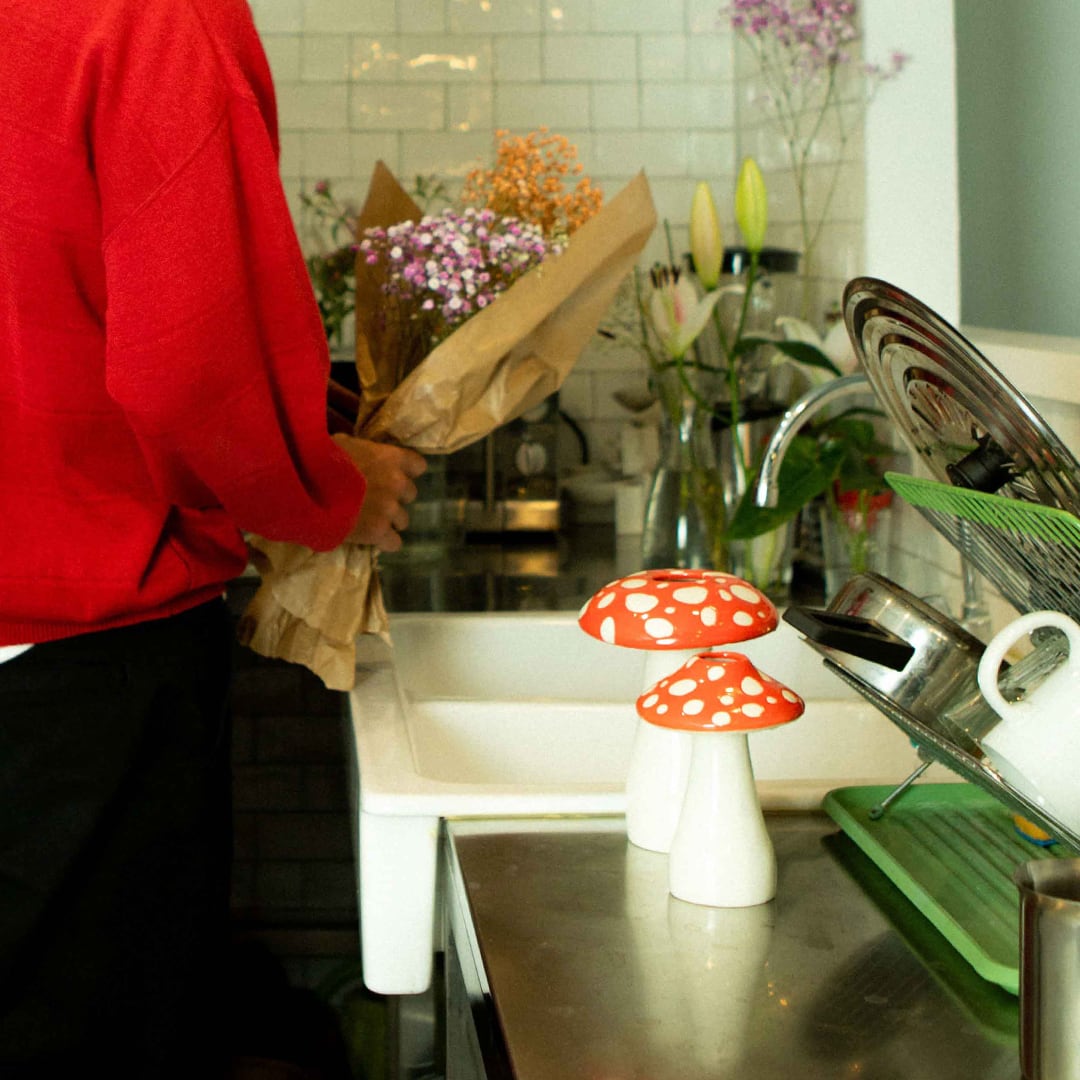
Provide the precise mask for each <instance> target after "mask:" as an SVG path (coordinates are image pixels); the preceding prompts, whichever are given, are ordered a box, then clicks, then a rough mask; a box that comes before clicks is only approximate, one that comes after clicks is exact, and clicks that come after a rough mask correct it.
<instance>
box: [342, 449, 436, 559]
mask: <svg viewBox="0 0 1080 1080" xmlns="http://www.w3.org/2000/svg"><path fill="white" fill-rule="evenodd" d="M332 438H333V440H334V442H336V443H337V444H338V446H340V447H341V448H342V450H344V451H345V453H347V454H348V455H349V457H350V459H351V460H352V463H353V464H354V465H355V466H356V467H357V468H358V469H359V470H360V472H362V473H363V474H364V478H365V479H366V480H367V491H366V493H365V495H364V503H363V505H362V506H361V507H360V513H359V515H358V516H357V518H356V523H355V524H354V525H353V527H352V531H351V532H350V533H349V535H348V537H347V539H348V540H349V541H351V542H352V543H354V544H372V545H374V546H375V547H377V548H379V549H380V550H382V551H399V550H400V549H401V530H402V529H404V528H406V527H407V526H408V524H409V514H408V511H407V510H406V509H405V507H406V506H408V504H409V503H411V502H413V501H414V500H415V499H416V484H415V483H414V481H415V480H416V479H417V478H418V477H420V476H422V475H423V473H424V472H425V471H426V469H427V462H426V461H425V460H424V459H423V458H422V457H421V456H420V455H419V454H418V453H416V451H415V450H409V449H407V448H405V447H403V446H394V445H393V444H391V443H379V442H372V441H371V440H370V439H360V438H357V437H356V436H354V435H341V434H339V435H334V436H332Z"/></svg>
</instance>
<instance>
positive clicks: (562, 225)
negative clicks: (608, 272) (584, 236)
mask: <svg viewBox="0 0 1080 1080" xmlns="http://www.w3.org/2000/svg"><path fill="white" fill-rule="evenodd" d="M495 135H496V138H498V139H499V145H498V149H497V151H496V156H495V166H494V167H493V168H491V169H483V168H480V169H473V171H472V172H470V173H469V174H468V176H466V177H465V187H464V190H463V191H462V196H461V197H462V201H463V202H465V203H471V204H474V205H477V206H486V207H488V208H489V209H491V210H494V211H495V212H496V213H497V214H501V215H503V216H506V217H516V218H519V219H521V220H522V221H528V222H530V223H532V224H534V225H538V226H539V227H540V228H541V229H543V231H544V234H545V235H546V236H549V237H566V236H569V235H570V234H571V233H572V232H574V230H575V229H578V228H580V227H581V226H582V225H584V224H585V222H586V221H588V220H589V218H591V217H592V216H593V214H595V213H597V212H598V211H599V210H600V207H601V206H602V204H603V201H604V196H603V192H602V191H601V190H600V189H599V188H597V187H594V186H593V183H592V181H591V180H590V179H589V178H588V177H587V176H584V175H583V173H584V167H583V166H582V165H581V163H580V162H579V161H578V160H577V147H576V146H574V145H573V143H571V142H570V141H569V140H568V139H567V138H566V136H564V135H553V134H549V132H548V129H547V128H546V127H542V128H540V129H539V130H538V131H531V132H529V134H528V135H511V134H510V132H508V131H505V130H500V131H496V132H495ZM570 176H578V177H580V179H578V181H577V183H576V184H574V185H573V187H568V186H567V180H566V178H567V177H570Z"/></svg>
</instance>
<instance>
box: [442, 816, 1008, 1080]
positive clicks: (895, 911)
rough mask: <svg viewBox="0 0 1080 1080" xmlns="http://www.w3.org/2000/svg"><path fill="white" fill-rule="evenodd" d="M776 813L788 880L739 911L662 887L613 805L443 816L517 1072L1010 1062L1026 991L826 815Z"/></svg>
mask: <svg viewBox="0 0 1080 1080" xmlns="http://www.w3.org/2000/svg"><path fill="white" fill-rule="evenodd" d="M768 823H769V831H770V834H771V836H772V839H773V843H774V846H775V848H776V852H777V859H778V864H779V884H778V892H777V896H776V898H775V899H774V900H773V901H772V902H771V903H769V904H766V905H762V906H761V907H757V908H744V909H713V908H704V907H698V906H695V905H693V904H687V903H684V902H682V901H679V900H675V899H674V898H672V897H670V896H669V894H668V891H667V860H666V857H665V856H663V855H657V854H655V853H651V852H646V851H643V850H640V849H638V848H635V847H632V846H630V845H629V844H628V843H627V841H626V836H625V831H624V825H623V822H622V820H621V819H615V818H613V819H603V818H593V819H550V820H530V821H503V822H477V821H451V822H448V823H447V843H446V844H445V846H444V848H445V853H446V856H447V864H448V866H449V871H448V877H449V881H448V883H447V887H448V890H449V892H450V893H451V894H452V895H451V906H454V905H455V904H456V905H457V906H458V908H459V910H465V911H468V912H469V913H470V914H471V924H472V926H471V930H470V931H469V933H467V934H461V931H460V929H459V930H458V932H457V936H463V937H466V938H467V939H469V940H467V941H466V942H465V943H464V944H463V943H462V942H460V941H459V942H458V943H457V947H458V948H459V950H462V949H463V950H465V951H467V952H468V953H469V954H470V956H469V957H468V962H469V963H476V965H477V968H478V969H479V970H480V971H481V985H482V987H483V988H486V989H487V990H488V997H489V1006H490V1009H491V1010H492V1012H493V1014H494V1016H495V1017H496V1023H497V1026H498V1027H499V1028H501V1032H502V1037H503V1041H504V1043H505V1047H506V1051H507V1054H508V1056H509V1059H510V1063H511V1065H512V1069H513V1075H514V1076H515V1078H516V1080H576V1078H582V1080H593V1078H595V1080H601V1078H602V1080H622V1078H631V1077H633V1078H648V1080H699V1078H700V1080H705V1078H708V1080H725V1078H729V1077H730V1078H735V1077H738V1078H739V1080H781V1078H782V1080H792V1078H793V1077H798V1078H799V1080H818V1078H821V1080H825V1078H829V1080H836V1078H839V1077H861V1078H866V1080H899V1078H910V1080H938V1078H940V1080H964V1078H972V1080H1016V1078H1017V1077H1018V1076H1019V1072H1020V1070H1019V1064H1018V1058H1017V1047H1016V1030H1017V1029H1016V1024H1017V1004H1016V999H1015V998H1014V997H1012V996H1011V995H1010V994H1008V993H1007V992H1005V991H1004V990H1001V989H1000V988H999V987H997V986H994V985H992V984H990V983H987V982H984V981H983V980H982V979H981V978H980V977H979V976H978V975H977V974H976V973H975V972H974V971H973V970H972V969H971V967H970V966H969V965H968V964H967V963H966V962H965V961H964V960H963V958H962V957H960V956H959V955H958V954H957V953H956V952H955V951H954V950H953V949H952V947H951V946H950V945H949V944H948V943H947V942H946V941H945V940H944V939H943V938H942V937H941V936H940V935H939V934H938V933H937V931H936V930H935V929H934V928H933V927H932V926H931V925H930V923H929V922H927V921H926V920H925V919H924V918H923V917H922V915H920V914H919V913H918V911H917V910H916V909H915V908H914V907H913V906H912V905H911V904H910V903H909V902H908V901H907V900H906V899H905V898H904V897H903V896H902V895H901V894H900V893H899V892H898V891H897V890H896V889H895V888H894V887H893V886H892V884H891V883H890V882H889V881H888V879H887V878H885V877H884V875H882V874H881V872H880V871H879V870H878V869H877V868H876V867H875V866H874V865H873V864H872V863H871V862H870V861H869V860H868V859H867V858H866V857H865V856H864V855H863V854H862V852H860V851H859V850H858V848H856V847H855V845H854V844H853V843H852V842H851V841H850V840H848V838H847V837H845V836H844V835H843V834H842V833H839V832H838V831H837V828H836V826H835V825H834V824H833V823H832V822H831V821H830V820H829V819H828V818H826V817H825V816H824V815H817V814H790V815H786V814H780V815H769V817H768ZM485 976H486V986H485V985H484V983H483V980H484V977H485Z"/></svg>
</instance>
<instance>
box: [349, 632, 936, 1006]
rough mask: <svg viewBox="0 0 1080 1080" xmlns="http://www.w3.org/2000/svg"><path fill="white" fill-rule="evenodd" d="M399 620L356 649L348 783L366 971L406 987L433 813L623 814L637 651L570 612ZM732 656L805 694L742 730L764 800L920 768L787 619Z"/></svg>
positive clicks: (780, 804) (798, 797) (426, 886)
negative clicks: (776, 717) (799, 707)
mask: <svg viewBox="0 0 1080 1080" xmlns="http://www.w3.org/2000/svg"><path fill="white" fill-rule="evenodd" d="M391 632H392V637H393V647H392V648H391V647H390V646H388V645H386V644H385V643H384V642H382V641H381V640H379V639H377V638H373V637H366V638H363V639H362V640H361V643H360V648H359V651H358V658H357V680H356V686H355V688H354V689H353V690H352V692H351V693H350V696H349V711H350V720H351V724H350V735H351V738H350V749H351V756H352V762H353V766H354V767H353V781H354V783H353V792H352V796H353V806H354V810H355V818H356V832H357V850H358V859H357V863H358V874H359V897H360V923H361V939H362V953H363V967H364V981H365V983H366V984H367V985H368V987H369V989H371V990H374V991H376V992H377V993H384V994H412V993H421V992H423V991H424V990H425V989H426V988H427V985H428V982H429V981H430V976H431V958H432V953H433V935H432V927H433V925H434V913H435V863H436V842H437V837H438V830H439V822H440V820H441V819H443V818H453V817H465V816H483V817H506V816H513V815H545V814H620V813H622V812H623V810H624V807H625V802H624V796H623V786H624V781H625V777H626V771H627V767H628V764H629V760H630V749H631V743H632V740H633V734H634V730H635V727H636V725H637V715H636V712H635V710H634V701H635V699H636V698H637V696H638V694H640V692H641V691H642V689H644V687H643V685H642V683H643V669H644V654H642V653H639V652H636V651H633V650H629V649H622V648H616V647H614V646H611V645H606V644H604V643H602V642H599V641H596V640H595V639H593V638H591V637H589V636H588V635H587V634H585V633H584V632H583V631H582V630H581V629H580V628H579V627H578V625H577V613H576V612H555V613H455V614H427V613H425V614H403V615H397V616H394V618H393V623H392V628H391ZM739 651H742V652H745V653H746V654H747V655H748V656H749V657H750V658H751V660H753V662H754V663H755V664H756V665H757V666H758V667H759V668H760V669H761V670H763V671H765V672H766V673H768V674H770V675H772V676H774V677H775V678H778V679H780V680H781V681H782V682H784V683H786V684H787V685H788V686H790V687H791V688H792V689H794V690H796V691H797V692H798V693H799V694H801V695H802V697H803V698H804V699H805V700H806V702H807V709H806V713H805V714H804V716H803V717H802V718H800V719H799V720H798V721H796V722H795V723H794V724H787V725H785V726H784V727H782V728H777V729H774V730H769V731H763V732H760V733H756V734H754V735H752V736H751V737H750V748H751V755H752V758H753V761H754V771H755V777H756V779H757V782H758V789H759V792H760V795H761V799H762V804H763V805H764V806H765V807H766V808H770V809H814V808H817V807H819V806H820V804H821V801H822V799H823V798H824V796H825V794H826V792H828V791H829V790H831V789H832V788H834V787H838V786H841V785H849V784H891V783H897V782H899V781H900V780H901V779H902V778H903V777H904V776H906V775H907V774H908V773H909V772H910V771H911V770H912V769H913V768H915V766H916V765H917V764H918V758H917V756H916V754H915V750H914V748H913V747H912V746H911V744H910V742H909V741H908V740H907V738H906V737H905V736H904V735H903V733H902V732H900V731H899V730H898V729H897V728H896V727H894V726H893V725H892V724H891V723H890V722H889V721H888V720H887V719H886V718H885V717H884V716H882V715H881V713H879V712H878V711H877V710H876V709H874V708H873V706H871V705H869V704H868V703H866V702H865V701H864V700H863V699H862V698H861V697H860V696H859V695H857V694H856V693H855V692H854V691H852V690H851V689H850V688H849V687H848V686H847V685H846V684H845V683H843V682H842V681H841V680H840V679H838V678H837V677H836V676H834V675H833V674H831V673H830V672H829V671H827V670H826V669H825V668H824V667H823V665H822V661H821V658H820V656H819V655H818V654H817V653H815V652H814V651H813V650H812V649H810V648H808V647H807V646H806V645H805V644H803V642H802V640H801V639H800V637H799V635H798V633H797V632H796V631H795V630H793V629H792V628H791V627H790V626H789V625H788V624H787V623H784V622H781V624H780V626H779V628H778V629H777V630H776V631H775V632H774V633H772V634H769V635H768V636H766V637H764V638H760V639H758V640H756V641H751V642H746V643H744V644H742V645H740V646H739ZM934 769H935V770H936V769H940V767H939V766H935V767H934ZM941 774H942V775H941V776H939V777H938V778H939V779H943V778H947V777H949V776H950V774H949V773H948V772H947V771H945V770H941ZM928 777H929V774H928Z"/></svg>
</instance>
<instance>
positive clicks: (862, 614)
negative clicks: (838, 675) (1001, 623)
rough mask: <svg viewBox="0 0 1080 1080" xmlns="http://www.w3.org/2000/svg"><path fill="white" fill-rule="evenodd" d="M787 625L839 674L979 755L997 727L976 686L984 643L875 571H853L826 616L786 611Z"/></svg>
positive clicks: (797, 610)
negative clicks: (986, 736)
mask: <svg viewBox="0 0 1080 1080" xmlns="http://www.w3.org/2000/svg"><path fill="white" fill-rule="evenodd" d="M784 619H785V621H787V622H789V623H791V624H792V625H793V626H794V627H795V628H796V629H797V630H799V631H800V632H802V633H803V634H805V635H806V639H807V642H808V643H809V644H810V645H811V646H812V647H813V648H815V649H816V650H817V651H818V652H820V653H821V654H822V655H823V656H827V657H828V658H829V659H830V660H831V661H832V662H833V663H835V664H836V665H837V666H838V667H840V668H842V669H843V670H844V671H846V672H848V673H849V674H851V675H853V676H855V677H856V678H857V679H858V680H859V681H860V682H862V683H863V684H865V685H866V686H868V687H870V688H871V689H873V690H874V691H876V692H877V693H879V694H881V695H882V696H883V697H885V698H888V699H889V700H890V701H891V702H892V703H893V704H895V705H896V706H898V707H899V708H900V709H903V710H904V711H906V712H907V713H909V714H911V715H912V716H914V717H915V718H916V719H917V720H919V721H921V722H922V723H924V724H926V725H927V726H928V727H930V728H932V729H934V730H935V731H938V732H940V733H941V734H942V735H943V736H945V737H946V738H948V739H949V740H950V741H951V742H953V743H955V744H957V745H959V746H961V747H962V748H963V749H964V750H966V751H967V752H968V753H970V754H973V755H975V756H981V751H980V750H979V749H978V739H979V737H980V736H981V735H982V734H984V733H985V732H986V731H987V730H989V728H991V727H992V726H993V725H994V724H995V723H996V722H997V717H996V715H995V714H994V712H993V710H991V709H990V707H989V705H987V704H986V702H985V700H984V699H983V696H982V694H981V692H980V691H979V686H978V682H977V678H976V676H977V673H978V668H979V659H980V658H981V657H982V654H983V643H982V642H981V641H979V640H978V638H976V637H974V636H973V635H971V634H969V633H968V632H967V631H966V630H965V629H964V628H963V627H962V626H960V625H959V624H958V623H955V622H953V621H952V620H951V619H950V618H948V617H947V616H946V615H944V614H942V612H940V611H938V610H936V609H935V608H933V607H932V606H931V605H929V604H927V603H926V602H925V601H923V600H921V599H919V597H917V596H915V595H913V594H912V593H909V592H908V591H907V590H906V589H903V588H901V587H900V586H899V585H897V584H896V583H895V582H892V581H889V580H888V579H887V578H884V577H882V576H881V575H880V574H872V573H866V574H856V575H855V576H854V577H852V578H851V579H850V580H849V581H848V582H847V583H846V584H845V585H844V586H843V587H842V588H841V589H840V591H839V592H838V593H837V594H836V596H834V597H833V599H832V601H831V602H830V604H829V606H828V608H827V609H826V610H825V611H816V610H813V609H809V608H789V609H788V610H787V611H786V612H785V613H784Z"/></svg>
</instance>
